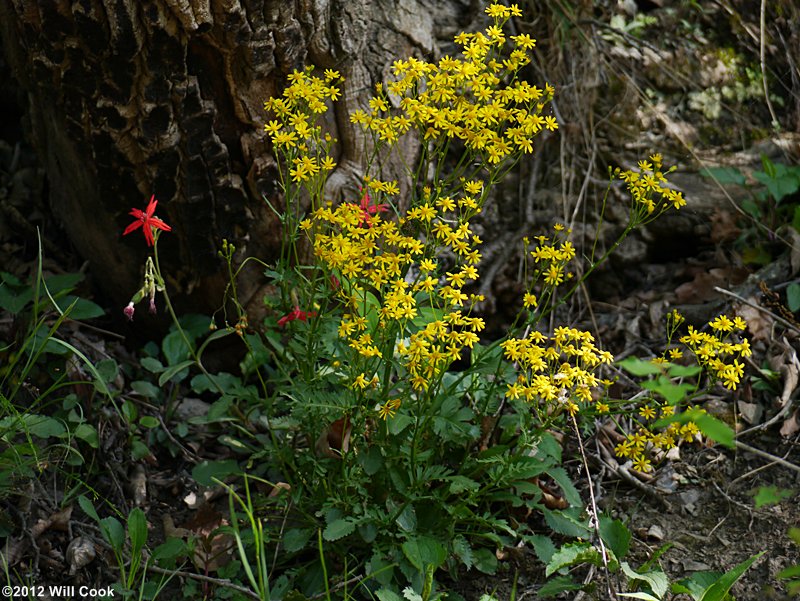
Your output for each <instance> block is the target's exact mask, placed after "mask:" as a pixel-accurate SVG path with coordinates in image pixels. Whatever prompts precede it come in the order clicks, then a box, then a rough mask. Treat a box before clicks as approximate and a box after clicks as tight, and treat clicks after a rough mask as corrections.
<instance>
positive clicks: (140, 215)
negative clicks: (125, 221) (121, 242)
mask: <svg viewBox="0 0 800 601" xmlns="http://www.w3.org/2000/svg"><path fill="white" fill-rule="evenodd" d="M157 204H158V201H157V200H156V197H155V194H154V195H153V196H151V197H150V202H148V203H147V209H146V210H144V211H140V210H139V209H131V212H130V215H133V216H134V217H136V221H134V222H133V223H131V224H130V225H129V226H128V227H126V228H125V231H124V232H122V235H123V236H125V235H127V234H130V233H131V232H132V231H133V230H135V229H138V228H142V232H144V239H145V240H146V241H147V246H153V244H155V240H154V239H153V228H156V229H159V230H164V231H165V232H169V231H172V228H171V227H170V226H168V225H167V224H166V223H164V222H163V221H161V220H160V219H159V218H158V217H153V213H155V212H156V205H157Z"/></svg>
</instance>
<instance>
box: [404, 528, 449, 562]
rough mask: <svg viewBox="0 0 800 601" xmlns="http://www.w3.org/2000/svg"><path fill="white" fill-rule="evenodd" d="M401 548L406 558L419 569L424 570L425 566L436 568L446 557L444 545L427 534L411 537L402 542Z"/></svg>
mask: <svg viewBox="0 0 800 601" xmlns="http://www.w3.org/2000/svg"><path fill="white" fill-rule="evenodd" d="M402 549H403V555H405V556H406V559H408V561H410V562H411V565H413V566H414V567H415V568H417V569H418V570H420V571H424V570H425V569H426V568H427V566H433V567H434V569H436V568H438V567H440V566H441V565H442V564H444V562H445V560H446V559H447V549H445V547H444V545H442V544H441V543H440V542H439V541H437V540H436V539H433V538H431V537H429V536H417V537H414V538H411V539H409V540H407V541H406V542H404V543H403V545H402Z"/></svg>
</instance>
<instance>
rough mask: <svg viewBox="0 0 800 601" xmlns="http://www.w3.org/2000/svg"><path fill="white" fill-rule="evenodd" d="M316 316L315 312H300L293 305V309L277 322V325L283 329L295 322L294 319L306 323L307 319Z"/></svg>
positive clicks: (298, 308)
mask: <svg viewBox="0 0 800 601" xmlns="http://www.w3.org/2000/svg"><path fill="white" fill-rule="evenodd" d="M316 315H317V312H316V311H301V310H300V307H298V306H297V305H295V307H294V309H292V310H291V311H289V313H287V314H286V315H284V316H283V317H281V318H280V319H279V320H278V325H279V326H281V327H284V326H285V325H286V324H287V323H289V322H290V321H295V320H296V319H299V320H300V321H306V320H308V318H309V317H315V316H316Z"/></svg>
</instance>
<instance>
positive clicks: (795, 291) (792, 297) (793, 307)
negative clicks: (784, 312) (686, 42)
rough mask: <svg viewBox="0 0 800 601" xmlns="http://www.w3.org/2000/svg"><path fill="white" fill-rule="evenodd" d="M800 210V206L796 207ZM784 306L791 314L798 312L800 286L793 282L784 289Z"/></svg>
mask: <svg viewBox="0 0 800 601" xmlns="http://www.w3.org/2000/svg"><path fill="white" fill-rule="evenodd" d="M798 208H800V205H798ZM786 306H787V307H789V311H791V312H792V313H795V312H797V311H798V310H800V284H798V283H797V282H794V283H792V284H789V285H788V286H787V287H786Z"/></svg>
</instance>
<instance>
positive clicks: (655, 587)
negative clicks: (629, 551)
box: [620, 561, 669, 599]
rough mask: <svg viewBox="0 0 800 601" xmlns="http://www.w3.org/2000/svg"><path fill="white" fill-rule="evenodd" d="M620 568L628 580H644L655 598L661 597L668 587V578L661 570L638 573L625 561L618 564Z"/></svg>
mask: <svg viewBox="0 0 800 601" xmlns="http://www.w3.org/2000/svg"><path fill="white" fill-rule="evenodd" d="M620 568H621V569H622V571H623V572H624V573H625V575H626V576H627V577H628V579H630V580H641V581H643V582H646V583H647V585H648V586H649V587H650V590H651V591H652V592H653V594H654V595H656V599H662V598H663V597H664V595H666V594H667V590H668V589H669V579H668V578H667V575H666V574H665V573H664V572H662V571H661V570H653V571H651V572H644V573H640V572H637V571H635V570H634V569H633V568H631V567H630V565H628V562H627V561H623V562H622V563H621V564H620Z"/></svg>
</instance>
